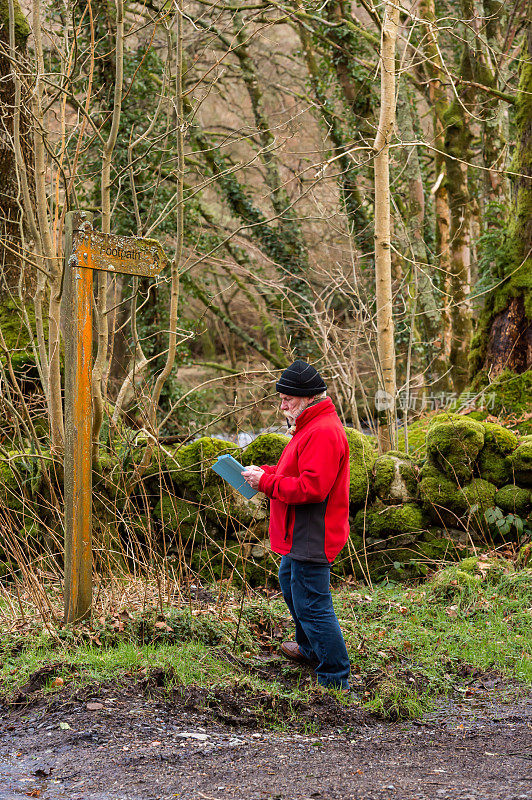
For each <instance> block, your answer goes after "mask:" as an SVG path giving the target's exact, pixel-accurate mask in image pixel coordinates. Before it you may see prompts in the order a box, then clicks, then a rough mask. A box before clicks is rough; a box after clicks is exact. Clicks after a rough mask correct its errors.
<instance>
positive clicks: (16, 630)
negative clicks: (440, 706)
mask: <svg viewBox="0 0 532 800" xmlns="http://www.w3.org/2000/svg"><path fill="white" fill-rule="evenodd" d="M216 597H217V595H216V594H214V593H213V594H212V595H211V596H209V595H208V594H207V595H206V599H204V600H203V601H202V602H199V601H196V602H191V603H189V604H188V605H186V606H185V605H183V606H181V607H176V606H175V605H174V606H173V607H165V606H164V605H163V606H162V607H159V609H157V610H150V609H145V610H144V611H138V612H133V611H130V610H129V609H128V608H126V607H122V608H116V609H114V610H109V612H108V613H107V614H106V615H102V616H101V617H100V618H99V619H95V620H94V621H93V622H92V623H91V624H90V625H83V626H81V627H78V628H76V629H68V628H57V627H52V626H49V627H48V628H47V629H46V628H43V627H42V625H41V626H39V625H38V624H37V623H29V622H28V621H27V620H26V622H24V621H22V620H19V621H18V622H17V621H16V620H13V623H14V624H13V625H12V626H11V627H12V629H11V631H10V632H7V633H5V634H4V636H3V637H2V644H1V649H0V658H1V666H0V692H1V694H2V696H3V698H4V699H5V700H7V701H9V702H16V703H18V704H24V703H28V702H32V701H33V700H34V699H35V698H36V697H41V696H42V695H47V694H48V695H51V694H53V693H60V692H65V691H74V690H76V688H78V687H82V686H84V685H87V684H97V683H99V682H109V681H112V682H116V683H117V684H120V683H121V682H125V681H127V682H129V683H131V681H137V680H138V681H139V683H142V682H143V685H148V684H149V678H150V675H153V674H155V673H157V675H158V679H157V684H158V687H159V690H160V691H162V692H163V694H164V692H165V691H167V692H168V696H170V695H171V692H173V691H176V690H179V689H180V687H187V686H191V685H194V686H200V687H203V688H206V689H209V688H214V687H220V686H224V687H231V686H235V685H238V687H239V688H240V689H244V690H245V691H249V693H250V696H251V695H254V694H257V693H262V694H264V693H266V694H268V695H271V696H273V697H283V698H287V699H290V698H292V699H297V700H299V701H307V700H308V699H309V697H310V696H311V695H312V693H313V692H314V690H315V687H314V685H313V683H312V681H311V676H310V673H309V672H308V671H306V670H299V669H297V668H296V667H294V666H292V665H291V664H289V663H286V662H285V661H284V660H283V659H280V658H277V657H276V654H277V649H278V644H279V642H280V641H281V640H282V639H285V638H290V637H291V630H292V628H291V625H290V623H289V621H288V619H287V612H286V608H285V606H284V603H283V601H282V598H280V596H278V595H277V596H275V595H274V596H271V597H269V598H267V597H264V596H260V595H259V594H257V593H254V594H253V595H252V596H250V597H249V598H246V599H245V602H244V604H243V605H242V604H241V596H240V594H235V595H234V596H233V595H231V594H230V593H229V594H227V596H226V598H225V602H224V604H223V605H220V604H219V603H217V602H216ZM334 601H335V606H336V609H337V613H338V616H339V618H340V621H341V625H342V628H343V630H344V632H345V636H346V641H347V644H348V649H349V652H350V656H351V661H352V665H353V671H352V683H353V686H354V688H355V689H356V690H357V692H358V695H359V699H358V700H351V701H349V702H358V703H360V704H362V705H364V706H366V707H367V708H369V709H371V710H374V711H376V712H378V713H381V714H383V715H384V716H389V717H392V718H394V717H399V716H420V715H421V714H422V713H423V710H425V709H427V708H429V707H430V706H431V704H433V702H434V699H435V697H436V696H437V695H438V694H440V695H442V694H443V695H445V694H448V693H451V692H464V691H467V688H466V684H467V682H468V679H469V678H470V677H471V675H478V674H484V673H494V674H495V673H496V674H497V675H500V676H501V677H503V678H504V679H506V680H507V681H510V682H514V683H516V684H521V685H523V686H526V685H530V684H532V569H530V568H528V569H518V570H515V569H514V567H513V566H512V565H511V564H510V562H507V561H504V560H502V559H490V558H487V557H484V558H483V557H481V558H480V559H466V560H465V561H463V562H460V563H459V564H457V565H453V566H450V567H448V568H446V569H445V570H443V571H441V572H439V573H437V574H436V575H435V576H434V577H433V578H432V579H431V580H429V581H428V582H426V583H424V584H420V585H419V586H416V587H411V588H405V587H403V586H378V587H376V588H375V589H374V590H369V589H367V588H362V587H360V586H358V585H356V584H348V583H346V584H343V585H341V586H340V587H339V588H337V589H335V590H334ZM5 614H6V608H5V606H4V615H5ZM4 629H6V625H5V621H4Z"/></svg>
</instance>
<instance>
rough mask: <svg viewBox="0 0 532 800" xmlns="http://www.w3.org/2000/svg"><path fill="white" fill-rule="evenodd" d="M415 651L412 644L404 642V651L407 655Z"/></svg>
mask: <svg viewBox="0 0 532 800" xmlns="http://www.w3.org/2000/svg"><path fill="white" fill-rule="evenodd" d="M413 649H414V646H413V644H412V642H403V650H405V652H407V653H411V652H412V650H413Z"/></svg>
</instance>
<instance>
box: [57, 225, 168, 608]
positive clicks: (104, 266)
mask: <svg viewBox="0 0 532 800" xmlns="http://www.w3.org/2000/svg"><path fill="white" fill-rule="evenodd" d="M65 254H66V256H65V269H64V276H65V277H64V288H63V304H64V305H63V308H64V330H65V458H64V472H65V474H64V501H65V586H64V597H65V613H64V620H65V622H77V621H79V620H82V619H85V618H86V617H88V616H89V615H90V612H91V604H92V534H91V527H92V526H91V513H92V389H91V372H92V304H93V297H92V276H93V270H95V269H96V270H105V271H107V272H115V273H118V272H120V273H125V274H127V275H141V276H146V277H151V278H153V277H155V276H156V275H159V273H160V272H161V270H162V269H163V267H164V266H165V264H166V261H167V259H166V256H165V254H164V251H163V249H162V247H161V245H160V244H159V243H158V242H156V241H154V240H153V239H139V238H136V237H131V236H114V235H113V234H104V233H98V232H97V231H93V230H92V224H91V215H90V214H88V213H86V212H69V213H68V214H67V215H66V221H65Z"/></svg>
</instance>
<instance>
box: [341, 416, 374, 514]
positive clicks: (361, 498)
mask: <svg viewBox="0 0 532 800" xmlns="http://www.w3.org/2000/svg"><path fill="white" fill-rule="evenodd" d="M345 434H346V436H347V443H348V445H349V467H350V478H349V501H350V503H352V504H353V505H360V503H364V502H366V500H367V499H368V497H369V495H370V489H371V478H372V471H373V465H374V463H375V459H376V457H377V454H376V452H375V450H374V449H373V447H372V445H371V443H370V442H368V440H367V437H366V436H364V434H363V433H360V431H357V430H355V429H354V428H345Z"/></svg>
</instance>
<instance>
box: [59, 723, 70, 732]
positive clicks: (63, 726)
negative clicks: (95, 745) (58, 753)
mask: <svg viewBox="0 0 532 800" xmlns="http://www.w3.org/2000/svg"><path fill="white" fill-rule="evenodd" d="M59 727H60V728H61V730H62V731H68V730H70V725H69V724H68V722H60V723H59Z"/></svg>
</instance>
